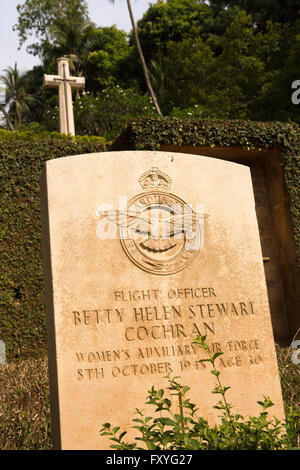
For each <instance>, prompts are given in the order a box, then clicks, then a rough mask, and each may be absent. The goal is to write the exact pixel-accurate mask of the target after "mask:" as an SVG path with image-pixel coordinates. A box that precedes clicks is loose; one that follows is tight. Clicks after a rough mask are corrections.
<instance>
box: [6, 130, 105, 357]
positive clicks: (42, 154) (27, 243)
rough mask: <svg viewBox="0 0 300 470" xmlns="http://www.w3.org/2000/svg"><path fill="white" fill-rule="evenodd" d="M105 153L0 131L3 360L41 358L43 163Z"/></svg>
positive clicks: (97, 144)
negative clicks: (63, 158)
mask: <svg viewBox="0 0 300 470" xmlns="http://www.w3.org/2000/svg"><path fill="white" fill-rule="evenodd" d="M105 150H106V145H105V143H104V142H103V139H102V138H97V137H96V138H86V137H75V138H74V137H67V136H62V135H60V134H56V133H51V134H49V133H43V134H34V133H32V132H24V133H18V132H16V133H15V132H10V131H0V240H1V250H0V266H1V272H0V339H1V340H3V341H4V342H5V343H6V348H7V356H8V360H11V359H12V358H18V357H22V358H26V357H38V356H41V354H43V353H45V352H46V338H45V337H46V333H45V332H46V328H45V324H46V322H45V313H44V304H43V301H44V292H43V273H42V262H41V224H40V194H39V181H40V174H41V169H42V166H43V163H44V161H46V160H50V159H52V158H59V157H63V156H67V155H75V154H82V153H92V152H102V151H105Z"/></svg>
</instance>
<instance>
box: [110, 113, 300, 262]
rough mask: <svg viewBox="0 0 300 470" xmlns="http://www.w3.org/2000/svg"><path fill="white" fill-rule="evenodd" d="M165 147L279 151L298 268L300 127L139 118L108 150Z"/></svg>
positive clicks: (261, 123)
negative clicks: (277, 148) (233, 147)
mask: <svg viewBox="0 0 300 470" xmlns="http://www.w3.org/2000/svg"><path fill="white" fill-rule="evenodd" d="M164 145H174V146H179V147H181V146H182V147H183V146H194V147H199V146H210V147H211V148H214V147H216V146H221V147H231V146H237V147H242V148H243V149H246V150H254V149H263V148H264V149H272V148H274V147H279V148H280V151H281V164H282V166H283V169H284V178H285V183H286V188H287V192H288V198H289V207H290V212H291V216H292V222H293V231H294V236H295V242H296V249H297V254H298V263H299V266H300V127H299V126H298V125H297V124H295V123H291V124H286V123H282V122H254V121H244V120H232V121H230V120H199V121H192V120H182V119H178V118H160V117H155V118H139V119H136V120H133V121H131V122H130V123H129V125H128V126H127V127H126V128H125V129H124V130H123V132H122V133H121V134H120V136H119V137H117V138H116V139H115V141H114V142H113V145H112V148H111V150H160V148H161V147H162V146H164Z"/></svg>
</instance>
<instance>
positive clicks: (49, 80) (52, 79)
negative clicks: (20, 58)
mask: <svg viewBox="0 0 300 470" xmlns="http://www.w3.org/2000/svg"><path fill="white" fill-rule="evenodd" d="M61 81H62V77H61V76H60V75H46V74H44V79H43V82H44V86H50V87H57V86H58V85H59V83H60V82H61Z"/></svg>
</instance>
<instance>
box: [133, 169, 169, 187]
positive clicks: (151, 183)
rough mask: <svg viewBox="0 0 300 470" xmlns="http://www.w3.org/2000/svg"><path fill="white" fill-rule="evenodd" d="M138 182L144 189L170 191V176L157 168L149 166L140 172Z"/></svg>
mask: <svg viewBox="0 0 300 470" xmlns="http://www.w3.org/2000/svg"><path fill="white" fill-rule="evenodd" d="M139 183H140V185H141V186H142V188H143V189H144V190H145V191H167V192H168V191H170V188H171V184H172V180H171V178H170V177H169V176H168V175H166V174H165V173H163V172H162V171H160V170H159V169H158V168H151V169H150V170H148V171H146V172H145V173H143V174H142V176H141V177H140V178H139Z"/></svg>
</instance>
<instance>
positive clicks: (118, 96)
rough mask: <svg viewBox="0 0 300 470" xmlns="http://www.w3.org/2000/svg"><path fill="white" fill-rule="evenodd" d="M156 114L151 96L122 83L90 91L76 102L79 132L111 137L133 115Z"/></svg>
mask: <svg viewBox="0 0 300 470" xmlns="http://www.w3.org/2000/svg"><path fill="white" fill-rule="evenodd" d="M155 114H156V113H155V108H154V107H153V105H152V102H151V98H149V97H148V96H147V95H141V94H140V93H138V92H137V91H136V90H133V89H127V90H124V89H123V88H121V87H119V86H115V87H110V88H106V89H105V90H103V91H102V92H101V93H98V94H96V95H93V94H92V93H89V92H87V93H86V94H84V95H82V96H81V98H79V99H78V100H76V101H75V103H74V118H75V126H76V132H77V133H78V134H87V135H101V136H104V137H105V138H106V139H108V140H109V139H111V138H113V137H115V136H116V135H117V134H119V132H120V131H121V130H122V128H123V127H124V125H126V123H127V122H128V121H129V120H130V119H131V118H133V117H137V116H142V115H148V116H153V115H155Z"/></svg>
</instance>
